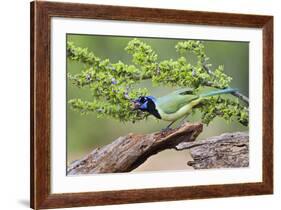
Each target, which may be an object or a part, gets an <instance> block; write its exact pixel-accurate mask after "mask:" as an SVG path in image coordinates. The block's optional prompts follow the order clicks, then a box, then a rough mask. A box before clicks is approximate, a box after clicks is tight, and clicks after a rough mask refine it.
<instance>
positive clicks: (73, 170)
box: [67, 123, 203, 175]
mask: <svg viewBox="0 0 281 210" xmlns="http://www.w3.org/2000/svg"><path fill="white" fill-rule="evenodd" d="M202 129H203V125H202V124H200V123H195V124H190V123H185V124H183V125H182V126H180V127H179V128H176V129H171V130H168V131H165V132H164V131H162V132H156V133H152V134H128V135H126V136H123V137H119V138H118V139H116V140H115V141H113V142H112V143H110V144H108V145H106V146H104V147H102V148H97V149H94V150H93V151H92V152H91V153H90V154H89V155H87V156H86V157H84V158H83V159H81V160H77V161H74V162H73V163H71V164H70V165H69V167H68V170H67V174H68V175H78V174H94V173H114V172H128V171H132V170H133V169H135V168H137V167H138V166H139V165H141V164H142V163H143V162H144V161H146V159H147V158H149V157H150V156H152V155H154V154H157V153H158V152H160V151H162V150H165V149H172V148H175V147H176V146H177V145H178V144H179V143H182V142H189V141H194V140H195V139H196V137H197V136H198V135H199V134H200V133H201V132H202Z"/></svg>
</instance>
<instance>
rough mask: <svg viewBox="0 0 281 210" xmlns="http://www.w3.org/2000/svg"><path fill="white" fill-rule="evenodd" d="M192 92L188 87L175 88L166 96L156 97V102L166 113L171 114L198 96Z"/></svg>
mask: <svg viewBox="0 0 281 210" xmlns="http://www.w3.org/2000/svg"><path fill="white" fill-rule="evenodd" d="M192 92H193V90H192V89H190V88H186V89H181V90H177V91H175V92H172V93H170V94H168V95H166V96H162V97H160V98H157V101H156V104H157V106H158V108H159V109H161V110H162V111H163V112H165V113H166V114H172V113H175V112H177V111H178V110H179V109H180V108H182V107H183V106H185V105H186V104H188V103H190V102H191V101H193V100H195V99H197V98H198V97H199V96H197V95H192Z"/></svg>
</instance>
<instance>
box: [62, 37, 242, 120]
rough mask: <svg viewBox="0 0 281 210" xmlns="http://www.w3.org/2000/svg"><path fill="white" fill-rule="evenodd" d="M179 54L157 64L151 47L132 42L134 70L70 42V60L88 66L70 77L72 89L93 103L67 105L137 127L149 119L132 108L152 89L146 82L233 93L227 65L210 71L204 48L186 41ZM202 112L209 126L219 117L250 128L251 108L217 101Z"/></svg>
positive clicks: (129, 46) (178, 47)
mask: <svg viewBox="0 0 281 210" xmlns="http://www.w3.org/2000/svg"><path fill="white" fill-rule="evenodd" d="M175 49H176V51H177V52H178V54H179V57H178V58H177V59H176V60H173V59H168V60H162V61H159V60H158V55H157V53H156V52H155V51H154V50H153V49H152V47H151V46H150V45H148V44H146V43H144V42H143V41H141V40H139V39H132V40H131V41H129V43H128V44H127V46H126V47H125V50H126V52H127V53H129V54H130V55H131V56H132V63H133V65H129V64H125V63H123V62H122V61H118V62H117V63H112V62H111V61H110V60H109V59H104V60H102V59H101V58H99V57H98V56H96V55H95V54H94V53H93V52H90V51H89V50H88V49H87V48H81V47H77V46H75V45H74V43H72V42H68V43H67V57H68V59H69V60H72V61H76V62H79V63H83V64H84V65H85V67H84V69H83V70H82V71H81V73H78V74H74V75H72V74H68V78H69V80H70V82H71V83H72V85H74V86H76V87H79V88H87V89H89V90H90V91H91V93H92V96H93V99H92V100H91V101H84V100H83V99H80V98H78V99H71V100H70V101H69V104H70V105H71V107H72V108H73V109H74V110H77V111H79V112H81V113H82V114H85V113H89V112H96V113H97V114H98V117H111V118H114V119H118V120H120V121H131V122H134V121H138V120H143V119H146V118H147V116H148V115H147V114H146V113H143V112H140V111H137V110H132V104H131V100H132V99H135V98H138V97H139V96H145V95H149V91H148V89H146V88H140V87H138V86H137V85H138V84H139V83H140V82H141V81H143V80H147V79H151V81H152V83H153V85H154V86H169V87H176V88H182V87H191V88H194V89H195V91H196V90H197V89H199V88H201V87H204V86H210V87H214V88H220V89H224V88H227V87H229V84H230V82H231V80H232V78H231V77H230V76H228V75H226V74H225V73H224V68H223V65H220V66H218V67H217V68H215V69H213V70H211V64H210V63H208V61H209V58H208V57H207V55H206V53H205V46H204V43H203V42H201V41H195V40H188V41H182V42H178V43H177V44H176V46H175ZM190 53H192V54H193V55H195V56H196V58H197V62H196V63H195V64H192V63H191V61H190V59H189V57H188V55H189V54H190ZM198 110H199V111H200V112H201V113H202V122H204V123H206V124H208V123H210V122H211V121H212V120H213V119H214V118H215V117H217V116H218V117H222V118H223V119H226V120H228V121H230V120H237V121H238V122H240V123H241V124H243V125H247V124H248V107H247V106H245V105H243V104H241V101H239V100H235V99H233V100H232V99H224V98H223V97H215V96H214V97H211V98H210V100H205V101H203V102H202V106H199V107H198Z"/></svg>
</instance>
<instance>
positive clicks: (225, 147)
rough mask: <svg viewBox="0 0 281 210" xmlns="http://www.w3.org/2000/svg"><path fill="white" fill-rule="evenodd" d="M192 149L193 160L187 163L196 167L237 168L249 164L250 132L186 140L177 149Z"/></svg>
mask: <svg viewBox="0 0 281 210" xmlns="http://www.w3.org/2000/svg"><path fill="white" fill-rule="evenodd" d="M186 149H190V153H191V156H192V158H193V161H189V162H188V163H187V164H188V165H189V166H192V167H193V168H195V169H207V168H235V167H248V166H249V134H248V133H244V132H237V133H225V134H222V135H220V136H215V137H210V138H208V139H206V140H199V141H195V142H184V143H181V144H179V145H178V146H176V150H186Z"/></svg>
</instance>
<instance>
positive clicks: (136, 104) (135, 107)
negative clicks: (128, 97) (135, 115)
mask: <svg viewBox="0 0 281 210" xmlns="http://www.w3.org/2000/svg"><path fill="white" fill-rule="evenodd" d="M140 106H141V104H140V103H139V102H138V101H135V100H133V101H132V108H133V110H137V109H139V108H140Z"/></svg>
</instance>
